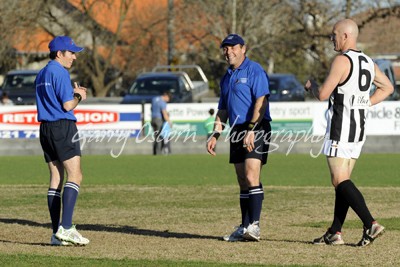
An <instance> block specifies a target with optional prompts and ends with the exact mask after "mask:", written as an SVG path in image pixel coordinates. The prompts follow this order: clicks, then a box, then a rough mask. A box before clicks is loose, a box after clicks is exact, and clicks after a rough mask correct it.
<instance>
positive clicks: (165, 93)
mask: <svg viewBox="0 0 400 267" xmlns="http://www.w3.org/2000/svg"><path fill="white" fill-rule="evenodd" d="M163 95H167V96H169V98H172V93H171V91H170V90H165V91H163Z"/></svg>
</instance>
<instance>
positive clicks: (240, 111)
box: [218, 57, 272, 126]
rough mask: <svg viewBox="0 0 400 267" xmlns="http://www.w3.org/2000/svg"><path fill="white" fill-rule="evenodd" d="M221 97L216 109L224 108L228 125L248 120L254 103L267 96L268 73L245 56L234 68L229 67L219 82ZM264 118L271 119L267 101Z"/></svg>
mask: <svg viewBox="0 0 400 267" xmlns="http://www.w3.org/2000/svg"><path fill="white" fill-rule="evenodd" d="M220 87H221V97H220V99H219V103H218V109H220V110H226V111H227V112H228V115H229V125H230V126H233V125H237V124H243V123H245V122H250V121H251V119H252V118H253V111H254V104H255V103H256V100H257V99H258V98H260V97H262V96H267V97H268V96H269V94H270V92H269V80H268V75H267V73H266V72H265V71H264V69H263V68H262V67H261V65H260V64H258V63H256V62H254V61H251V60H250V59H248V58H247V57H246V58H245V60H244V61H243V63H242V64H241V65H240V67H239V68H237V69H236V70H234V71H233V70H232V69H231V68H229V69H228V70H227V72H226V73H225V75H224V77H222V80H221V82H220ZM264 119H266V120H268V121H271V120H272V119H271V116H270V113H269V103H268V104H267V108H266V111H265V114H264Z"/></svg>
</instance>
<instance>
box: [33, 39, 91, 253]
mask: <svg viewBox="0 0 400 267" xmlns="http://www.w3.org/2000/svg"><path fill="white" fill-rule="evenodd" d="M49 50H50V59H51V61H50V62H49V63H48V64H47V65H46V67H44V68H43V69H42V70H41V71H40V72H39V74H38V75H37V77H36V80H35V86H36V103H37V104H36V105H37V113H38V121H40V144H41V146H42V149H43V152H44V158H45V161H46V162H47V164H48V167H49V170H50V186H49V189H48V192H47V202H48V209H49V212H50V218H51V222H52V228H53V234H52V236H51V240H50V243H51V245H59V246H60V245H65V246H66V245H86V244H88V243H89V240H88V239H87V238H85V237H83V236H82V235H81V234H80V233H79V232H78V231H77V230H76V228H75V226H74V225H73V224H72V215H73V212H74V208H75V203H76V200H77V198H78V193H79V188H80V184H81V181H82V171H81V150H80V144H79V136H78V130H77V127H76V117H75V115H74V111H73V110H74V109H75V108H76V107H77V106H78V104H79V103H80V102H81V101H82V100H85V99H86V88H84V87H80V86H78V84H77V83H75V85H74V87H72V84H71V79H70V75H69V72H68V70H67V69H69V68H71V66H72V63H73V62H74V60H76V53H78V52H81V51H82V50H83V48H82V47H79V46H76V45H75V43H74V42H73V41H72V39H71V38H70V37H68V36H57V37H55V38H54V39H53V40H52V41H51V42H50V43H49ZM64 171H66V172H67V182H66V183H65V185H64V192H63V194H62V220H61V224H60V213H61V189H62V188H63V182H64Z"/></svg>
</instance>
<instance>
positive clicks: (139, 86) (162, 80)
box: [121, 72, 193, 104]
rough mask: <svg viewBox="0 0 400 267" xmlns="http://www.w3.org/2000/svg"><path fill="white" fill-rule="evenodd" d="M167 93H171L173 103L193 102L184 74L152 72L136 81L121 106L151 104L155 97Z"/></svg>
mask: <svg viewBox="0 0 400 267" xmlns="http://www.w3.org/2000/svg"><path fill="white" fill-rule="evenodd" d="M165 91H170V92H171V94H172V99H171V103H188V102H192V100H193V96H192V91H191V89H190V85H189V83H188V81H187V80H186V78H185V75H184V73H180V72H165V73H163V72H151V73H144V74H141V75H140V76H139V77H138V78H137V79H136V80H135V82H134V83H133V85H132V86H131V88H130V89H129V91H128V93H127V94H126V95H125V96H124V98H123V99H122V102H121V104H142V103H151V100H152V99H153V98H154V97H156V96H160V95H162V94H163V92H165Z"/></svg>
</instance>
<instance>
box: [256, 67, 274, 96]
mask: <svg viewBox="0 0 400 267" xmlns="http://www.w3.org/2000/svg"><path fill="white" fill-rule="evenodd" d="M253 72H254V79H253V85H252V90H253V95H254V97H255V98H256V99H257V98H260V97H262V96H269V94H270V92H269V81H268V75H267V73H266V72H265V71H264V69H263V68H262V67H261V66H257V67H256V68H254V70H253Z"/></svg>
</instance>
